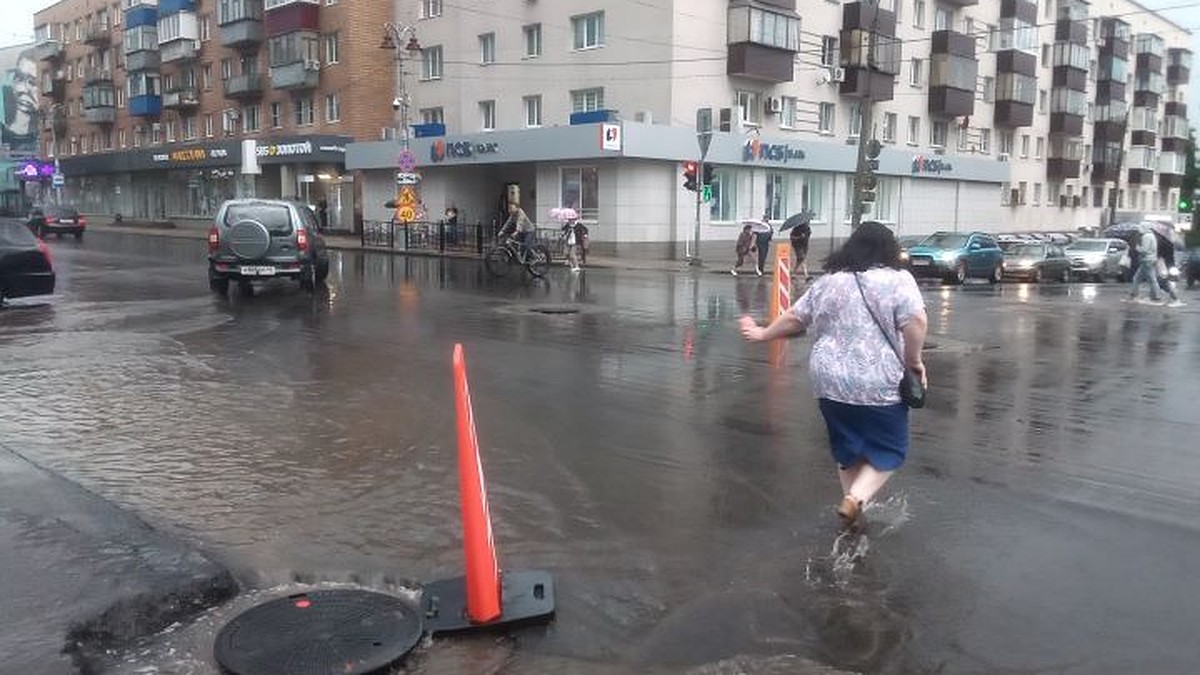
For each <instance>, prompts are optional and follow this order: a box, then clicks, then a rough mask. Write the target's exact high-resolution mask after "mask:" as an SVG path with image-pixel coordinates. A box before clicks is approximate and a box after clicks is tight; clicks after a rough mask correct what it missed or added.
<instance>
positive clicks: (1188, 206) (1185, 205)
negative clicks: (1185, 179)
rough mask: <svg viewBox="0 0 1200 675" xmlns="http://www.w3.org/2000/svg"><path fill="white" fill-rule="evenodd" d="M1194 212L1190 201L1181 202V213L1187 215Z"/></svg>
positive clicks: (1183, 200) (1181, 200)
mask: <svg viewBox="0 0 1200 675" xmlns="http://www.w3.org/2000/svg"><path fill="white" fill-rule="evenodd" d="M1191 210H1192V202H1191V200H1190V199H1187V198H1183V199H1180V200H1179V212H1180V213H1187V212H1189V211H1191Z"/></svg>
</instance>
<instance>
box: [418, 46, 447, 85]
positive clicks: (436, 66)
mask: <svg viewBox="0 0 1200 675" xmlns="http://www.w3.org/2000/svg"><path fill="white" fill-rule="evenodd" d="M421 79H423V80H440V79H442V47H441V45H438V46H437V47H426V48H425V49H422V50H421Z"/></svg>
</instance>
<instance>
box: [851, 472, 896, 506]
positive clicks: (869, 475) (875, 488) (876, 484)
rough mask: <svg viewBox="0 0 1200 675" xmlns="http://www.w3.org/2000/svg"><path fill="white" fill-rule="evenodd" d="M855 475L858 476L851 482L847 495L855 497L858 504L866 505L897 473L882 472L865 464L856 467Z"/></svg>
mask: <svg viewBox="0 0 1200 675" xmlns="http://www.w3.org/2000/svg"><path fill="white" fill-rule="evenodd" d="M839 473H840V472H839ZM855 473H856V475H855V476H854V479H853V480H852V481H851V482H850V489H849V490H847V491H846V494H848V495H850V496H851V497H853V498H854V499H855V500H857V501H858V503H860V504H864V505H865V504H866V503H867V502H869V501H871V498H872V497H874V496H875V493H877V492H879V490H880V488H882V487H883V484H884V483H886V482H888V479H889V478H891V477H892V474H893V473H895V472H894V471H880V470H879V469H876V468H875V467H873V466H871V465H870V464H868V463H866V462H863V463H861V464H859V465H858V466H857V467H856V471H855ZM843 485H844V484H843Z"/></svg>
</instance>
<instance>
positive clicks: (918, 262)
mask: <svg viewBox="0 0 1200 675" xmlns="http://www.w3.org/2000/svg"><path fill="white" fill-rule="evenodd" d="M912 264H913V266H914V267H928V266H929V261H928V260H921V259H920V258H917V259H914V260H913V261H912Z"/></svg>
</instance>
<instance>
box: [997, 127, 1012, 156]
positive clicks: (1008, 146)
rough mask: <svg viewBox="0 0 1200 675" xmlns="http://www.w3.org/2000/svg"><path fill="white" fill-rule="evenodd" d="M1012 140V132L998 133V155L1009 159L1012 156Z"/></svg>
mask: <svg viewBox="0 0 1200 675" xmlns="http://www.w3.org/2000/svg"><path fill="white" fill-rule="evenodd" d="M1014 138H1015V137H1014V136H1013V132H1011V131H1001V132H1000V154H1002V155H1008V156H1010V157H1011V156H1012V153H1013V139H1014Z"/></svg>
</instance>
